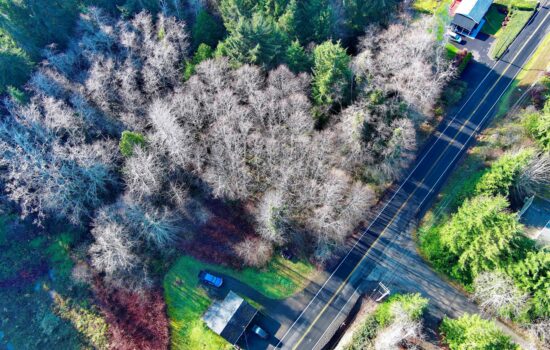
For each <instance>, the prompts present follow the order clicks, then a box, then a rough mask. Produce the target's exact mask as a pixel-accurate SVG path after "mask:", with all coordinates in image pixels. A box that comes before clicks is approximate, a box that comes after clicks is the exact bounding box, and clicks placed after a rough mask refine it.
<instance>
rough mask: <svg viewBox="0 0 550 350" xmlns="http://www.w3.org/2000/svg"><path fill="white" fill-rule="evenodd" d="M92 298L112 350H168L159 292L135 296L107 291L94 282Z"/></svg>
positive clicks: (160, 292)
mask: <svg viewBox="0 0 550 350" xmlns="http://www.w3.org/2000/svg"><path fill="white" fill-rule="evenodd" d="M94 294H95V296H96V298H97V300H98V305H99V307H100V309H101V312H102V314H103V315H104V316H105V320H106V321H107V323H108V324H109V332H110V347H111V348H112V349H117V350H133V349H143V350H149V349H150V350H160V349H168V344H169V340H170V337H169V331H168V317H167V316H166V308H165V303H164V299H163V296H162V295H163V294H162V291H161V290H160V289H159V290H151V291H144V292H141V293H135V292H131V291H125V290H121V289H112V288H108V287H106V286H105V285H104V284H103V283H102V282H101V281H100V280H99V279H96V281H95V285H94Z"/></svg>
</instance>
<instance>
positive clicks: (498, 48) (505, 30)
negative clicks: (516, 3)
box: [491, 10, 533, 58]
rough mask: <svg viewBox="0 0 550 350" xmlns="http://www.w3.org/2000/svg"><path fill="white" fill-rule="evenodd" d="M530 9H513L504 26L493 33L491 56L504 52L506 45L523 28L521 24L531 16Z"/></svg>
mask: <svg viewBox="0 0 550 350" xmlns="http://www.w3.org/2000/svg"><path fill="white" fill-rule="evenodd" d="M532 13H533V11H532V10H526V11H524V10H513V11H512V13H511V16H510V21H509V22H508V25H507V26H506V27H502V29H500V30H498V31H497V32H496V33H495V37H496V40H495V42H494V43H493V46H492V47H491V57H493V58H499V57H500V56H502V54H504V52H505V51H506V49H507V48H508V46H510V44H511V43H512V42H513V41H514V39H515V38H516V37H517V36H518V34H519V33H520V32H521V30H522V29H523V26H524V25H525V24H526V23H527V21H528V20H529V18H531V14H532Z"/></svg>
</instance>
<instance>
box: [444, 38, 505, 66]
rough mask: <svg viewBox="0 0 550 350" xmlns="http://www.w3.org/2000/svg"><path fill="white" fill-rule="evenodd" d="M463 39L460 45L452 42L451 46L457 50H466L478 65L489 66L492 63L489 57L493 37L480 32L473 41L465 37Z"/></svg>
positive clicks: (493, 40)
mask: <svg viewBox="0 0 550 350" xmlns="http://www.w3.org/2000/svg"><path fill="white" fill-rule="evenodd" d="M463 39H464V40H463V41H462V43H460V44H458V43H455V42H452V44H453V45H454V46H455V47H457V48H459V49H467V50H468V51H469V52H471V53H472V55H474V59H475V60H476V62H478V63H481V64H484V65H486V66H489V65H491V64H492V63H493V62H494V60H492V59H491V57H490V56H489V51H490V50H491V46H492V45H493V43H494V42H495V38H494V37H492V36H489V35H487V34H485V33H481V32H480V33H479V34H478V35H477V37H476V38H475V39H471V38H466V37H463Z"/></svg>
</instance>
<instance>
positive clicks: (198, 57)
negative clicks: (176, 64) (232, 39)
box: [184, 44, 214, 80]
mask: <svg viewBox="0 0 550 350" xmlns="http://www.w3.org/2000/svg"><path fill="white" fill-rule="evenodd" d="M212 57H214V51H213V50H212V48H211V47H210V46H208V45H206V44H200V45H199V47H198V48H197V52H195V55H194V56H193V59H192V60H191V61H187V62H185V72H184V80H187V79H189V78H190V77H191V75H193V73H195V66H196V65H197V64H199V63H201V62H202V61H206V60H207V59H210V58H212Z"/></svg>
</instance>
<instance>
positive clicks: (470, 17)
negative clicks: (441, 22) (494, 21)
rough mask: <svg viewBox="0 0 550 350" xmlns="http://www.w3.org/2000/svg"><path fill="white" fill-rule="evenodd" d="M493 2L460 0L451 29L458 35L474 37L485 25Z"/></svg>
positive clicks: (487, 0) (491, 0) (490, 0)
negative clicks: (486, 16) (486, 15)
mask: <svg viewBox="0 0 550 350" xmlns="http://www.w3.org/2000/svg"><path fill="white" fill-rule="evenodd" d="M492 4H493V0H462V1H461V2H460V4H459V5H458V7H457V8H456V10H455V15H454V17H453V21H452V22H451V27H452V29H453V31H455V32H456V33H458V34H463V35H466V36H470V37H475V36H476V35H477V33H478V32H479V30H481V27H482V26H483V24H484V23H485V19H483V17H485V14H486V13H487V11H489V8H490V7H491V5H492Z"/></svg>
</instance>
